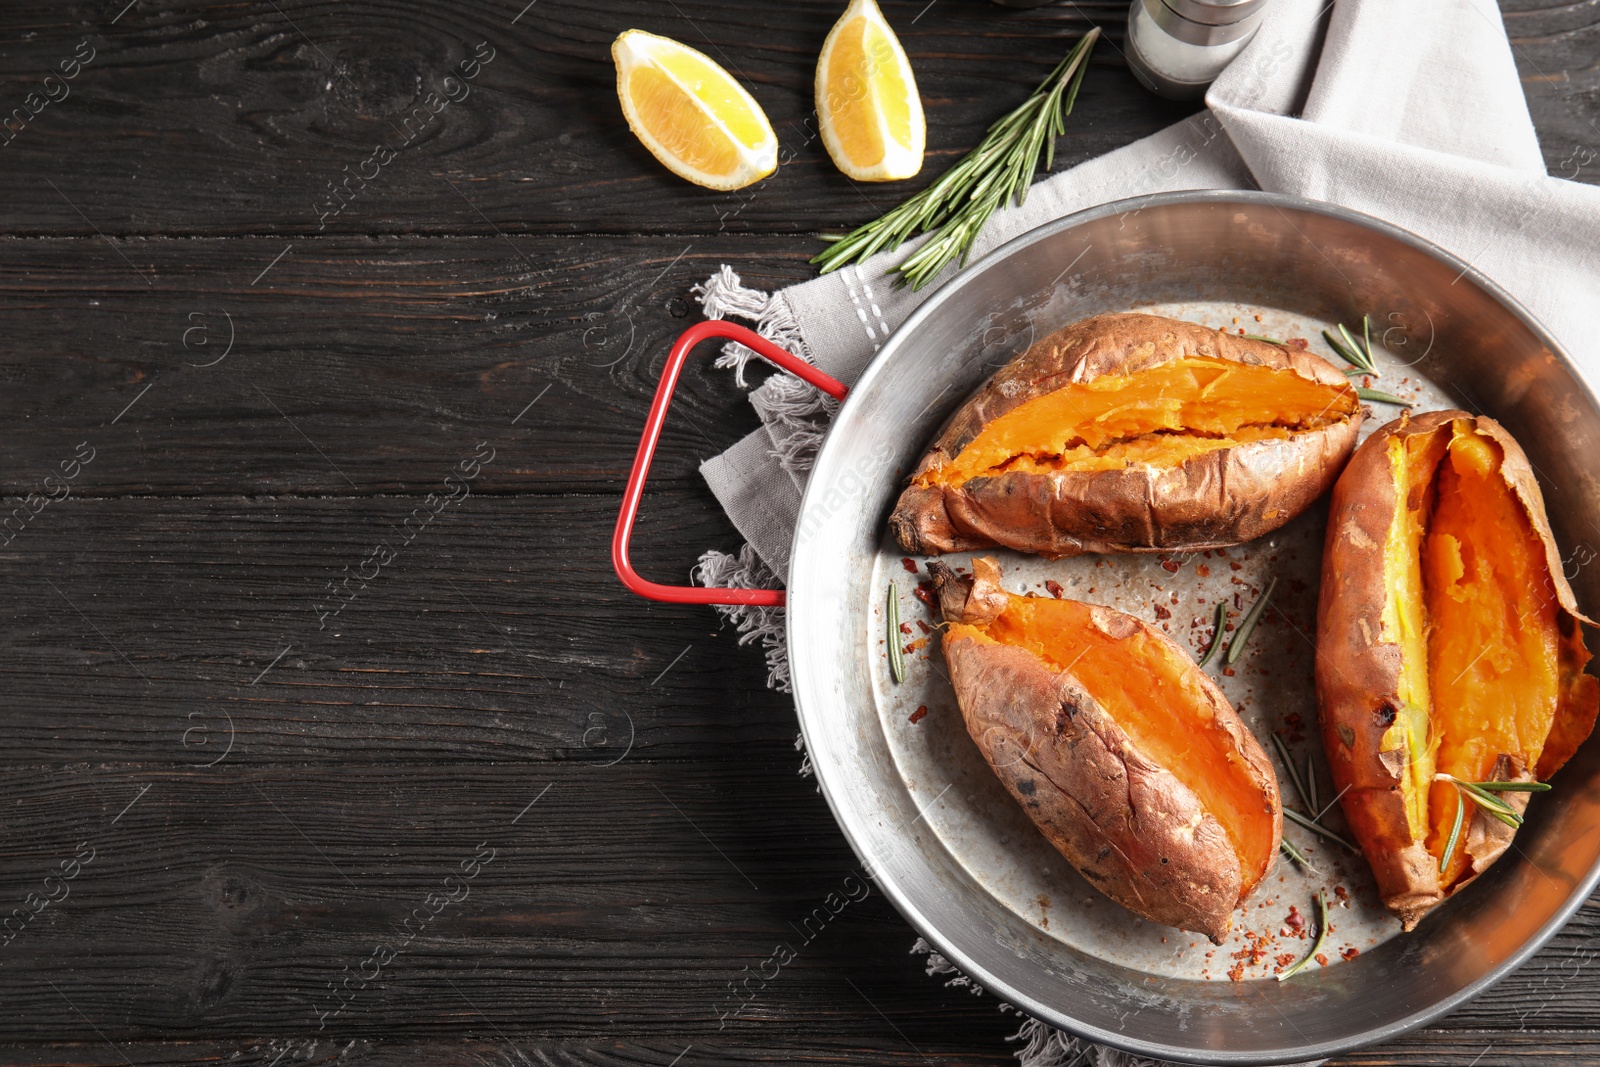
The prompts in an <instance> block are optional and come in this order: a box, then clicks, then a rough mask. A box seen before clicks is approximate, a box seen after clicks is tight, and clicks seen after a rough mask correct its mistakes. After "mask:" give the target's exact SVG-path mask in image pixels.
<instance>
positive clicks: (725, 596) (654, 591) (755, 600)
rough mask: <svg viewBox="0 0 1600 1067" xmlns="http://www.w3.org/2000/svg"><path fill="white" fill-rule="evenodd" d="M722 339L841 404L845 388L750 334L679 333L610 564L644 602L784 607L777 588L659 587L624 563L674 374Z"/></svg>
mask: <svg viewBox="0 0 1600 1067" xmlns="http://www.w3.org/2000/svg"><path fill="white" fill-rule="evenodd" d="M713 337H722V338H726V339H727V340H730V341H738V342H739V343H740V344H742V345H745V346H746V347H748V348H751V349H754V350H755V353H756V354H757V355H759V356H760V357H761V358H763V359H765V360H766V361H767V362H769V363H772V364H774V365H776V366H777V367H778V368H779V369H780V370H786V371H788V372H789V373H790V374H793V375H795V376H796V377H798V378H801V379H804V380H805V381H806V382H809V383H810V384H811V385H814V386H816V387H817V388H818V389H821V390H822V391H823V392H824V393H827V394H828V395H829V396H831V397H833V398H834V399H835V400H843V399H844V395H845V393H846V392H847V390H846V388H845V386H844V385H843V384H842V383H840V382H838V381H835V380H834V379H833V378H830V377H828V375H826V374H824V373H822V372H821V371H819V370H818V369H817V368H815V367H813V366H812V365H811V364H809V363H807V362H806V361H805V360H803V359H800V358H799V357H797V356H793V355H790V354H789V353H788V352H785V351H784V350H783V349H781V348H779V347H778V346H777V345H775V344H773V343H772V342H771V341H769V340H767V339H766V338H765V337H762V336H761V335H760V334H758V333H756V332H755V331H754V330H748V329H746V328H744V327H743V326H738V325H735V324H734V323H731V322H726V321H723V320H721V319H711V320H709V321H706V322H697V323H695V324H694V325H693V326H691V327H689V328H688V329H687V330H685V331H683V333H682V334H681V335H679V337H678V340H677V341H676V342H674V343H673V346H672V351H671V352H670V353H668V355H667V365H666V366H665V367H663V368H661V383H660V384H659V385H657V386H656V397H655V400H653V401H652V402H651V404H650V414H649V415H648V416H647V417H646V418H645V421H644V433H642V434H640V435H639V450H638V451H637V452H635V453H634V455H633V470H632V471H630V472H629V473H628V487H627V488H626V489H625V490H623V493H622V507H621V509H620V510H619V511H618V512H617V528H616V530H615V532H613V533H612V535H611V565H612V566H613V567H615V568H616V571H617V577H618V578H621V579H622V584H623V585H625V586H627V587H628V588H629V589H631V590H633V591H634V592H635V593H638V594H639V595H640V596H642V597H644V598H646V599H647V600H665V601H667V602H668V603H671V604H751V605H758V606H762V607H782V606H783V602H784V595H783V590H781V589H707V588H704V587H702V586H695V585H662V584H660V583H659V582H652V581H650V580H649V579H648V578H642V577H640V576H639V572H638V571H635V570H634V569H633V564H632V563H631V562H630V561H629V559H628V542H629V540H630V539H631V538H632V537H633V523H634V520H635V519H637V518H638V517H639V499H640V498H641V497H643V496H644V483H645V479H646V478H647V477H648V476H649V474H650V460H651V458H652V457H653V456H654V455H655V451H656V442H657V441H658V440H659V439H660V438H661V428H662V426H663V425H665V423H666V421H667V409H668V408H669V407H671V406H672V393H673V390H675V389H676V388H677V387H678V375H679V374H680V373H682V371H683V363H684V360H686V359H688V358H689V353H690V351H691V350H693V348H694V347H695V346H696V345H698V344H699V343H700V342H701V341H707V340H710V339H711V338H713Z"/></svg>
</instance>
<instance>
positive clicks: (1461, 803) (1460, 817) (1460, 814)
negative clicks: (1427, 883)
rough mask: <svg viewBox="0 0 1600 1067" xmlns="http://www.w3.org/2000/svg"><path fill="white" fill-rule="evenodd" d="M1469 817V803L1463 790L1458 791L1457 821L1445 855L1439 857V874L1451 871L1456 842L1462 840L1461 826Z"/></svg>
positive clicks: (1447, 843) (1446, 846)
mask: <svg viewBox="0 0 1600 1067" xmlns="http://www.w3.org/2000/svg"><path fill="white" fill-rule="evenodd" d="M1466 817H1467V802H1466V800H1464V799H1463V798H1462V796H1461V790H1459V789H1457V790H1456V821H1455V825H1453V826H1451V827H1450V840H1448V841H1446V842H1445V843H1444V855H1442V856H1440V857H1439V873H1440V874H1443V873H1444V872H1445V871H1448V870H1449V869H1450V860H1451V858H1452V857H1453V856H1454V855H1455V854H1456V842H1458V841H1460V840H1461V824H1462V822H1463V821H1464V820H1465V819H1466Z"/></svg>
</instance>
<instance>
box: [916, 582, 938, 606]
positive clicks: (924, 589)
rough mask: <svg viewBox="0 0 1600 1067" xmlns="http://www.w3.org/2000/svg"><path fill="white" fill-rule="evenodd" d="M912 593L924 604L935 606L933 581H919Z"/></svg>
mask: <svg viewBox="0 0 1600 1067" xmlns="http://www.w3.org/2000/svg"><path fill="white" fill-rule="evenodd" d="M911 593H912V595H913V596H915V597H916V598H917V599H918V600H920V601H922V602H923V603H924V604H926V605H928V607H930V608H931V607H933V583H932V582H918V583H917V587H916V588H915V589H913V590H911Z"/></svg>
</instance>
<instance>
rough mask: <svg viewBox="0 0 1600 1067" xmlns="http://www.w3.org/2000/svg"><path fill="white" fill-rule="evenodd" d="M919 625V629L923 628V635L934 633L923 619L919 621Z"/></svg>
mask: <svg viewBox="0 0 1600 1067" xmlns="http://www.w3.org/2000/svg"><path fill="white" fill-rule="evenodd" d="M917 625H918V626H919V627H921V629H922V632H923V633H925V634H931V633H933V627H931V626H929V625H928V624H927V623H925V622H923V621H922V620H921V619H918V620H917Z"/></svg>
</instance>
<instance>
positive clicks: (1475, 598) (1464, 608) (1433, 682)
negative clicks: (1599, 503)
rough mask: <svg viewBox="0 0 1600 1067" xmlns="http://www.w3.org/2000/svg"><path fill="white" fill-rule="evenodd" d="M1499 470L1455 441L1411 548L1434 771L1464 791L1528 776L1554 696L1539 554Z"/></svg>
mask: <svg viewBox="0 0 1600 1067" xmlns="http://www.w3.org/2000/svg"><path fill="white" fill-rule="evenodd" d="M1501 459H1502V456H1501V454H1500V448H1499V446H1498V445H1496V444H1494V443H1493V442H1492V441H1490V440H1489V439H1487V438H1485V437H1481V436H1479V435H1477V434H1475V433H1460V432H1457V433H1456V434H1455V435H1454V436H1453V438H1452V439H1451V442H1450V452H1449V455H1448V457H1447V458H1446V459H1445V461H1444V462H1443V463H1441V464H1440V465H1439V473H1438V480H1437V492H1438V503H1437V504H1436V505H1435V506H1434V511H1433V518H1432V521H1431V522H1430V523H1429V524H1428V530H1427V534H1426V536H1425V538H1424V540H1423V542H1422V546H1421V547H1422V556H1421V558H1422V572H1423V587H1424V592H1425V598H1426V606H1427V613H1428V619H1429V622H1430V633H1429V640H1428V675H1429V680H1430V689H1431V691H1432V696H1433V706H1432V715H1431V718H1432V723H1433V734H1434V736H1435V737H1436V738H1437V739H1438V749H1437V757H1436V764H1435V767H1436V770H1437V771H1440V772H1443V773H1445V774H1449V775H1453V776H1454V777H1456V778H1459V779H1461V780H1463V781H1467V782H1480V781H1484V780H1487V779H1489V778H1492V777H1493V771H1494V767H1495V763H1496V761H1497V760H1498V759H1499V757H1500V756H1501V755H1502V754H1505V755H1509V756H1512V757H1514V758H1515V759H1517V760H1518V761H1519V762H1520V763H1521V764H1522V767H1523V768H1526V769H1528V770H1532V769H1533V768H1534V767H1536V766H1537V765H1538V763H1539V755H1540V753H1541V751H1542V750H1543V749H1544V744H1545V738H1546V737H1548V736H1549V734H1550V727H1551V725H1552V723H1553V722H1554V720H1555V715H1556V706H1557V701H1558V696H1559V691H1560V674H1561V669H1560V662H1559V656H1558V651H1559V635H1558V634H1557V632H1556V615H1557V609H1558V607H1559V605H1558V604H1557V602H1556V595H1555V590H1554V588H1553V586H1552V584H1551V582H1550V574H1549V570H1548V568H1547V566H1546V564H1545V554H1544V543H1543V541H1542V540H1541V539H1540V537H1539V535H1538V533H1537V531H1535V530H1534V528H1533V524H1532V522H1530V521H1529V519H1528V514H1527V511H1526V510H1525V509H1524V508H1523V506H1522V503H1521V502H1520V501H1519V500H1517V498H1516V496H1515V495H1514V494H1513V493H1512V491H1511V487H1510V486H1508V485H1507V484H1506V481H1505V479H1504V478H1503V477H1501V475H1500V461H1501ZM1455 793H1456V789H1455V787H1454V786H1453V785H1450V784H1449V783H1447V782H1433V783H1431V789H1430V794H1431V795H1430V796H1429V802H1428V808H1429V818H1430V822H1431V823H1432V826H1431V832H1430V833H1429V835H1428V850H1429V851H1430V852H1432V853H1433V854H1434V855H1436V856H1440V855H1442V854H1443V852H1444V846H1445V843H1446V841H1447V840H1448V839H1449V835H1450V827H1451V825H1452V823H1453V822H1454V821H1455V812H1456V795H1455ZM1452 860H1453V862H1452V864H1451V867H1452V869H1451V870H1448V871H1445V872H1444V873H1443V877H1442V878H1441V881H1442V882H1443V883H1444V884H1446V885H1449V884H1450V883H1451V882H1452V881H1453V880H1454V879H1455V878H1456V877H1458V876H1459V875H1460V874H1461V873H1463V872H1464V871H1465V869H1466V866H1467V856H1466V852H1465V850H1464V849H1463V850H1459V851H1458V852H1457V853H1456V854H1455V855H1454V856H1453V857H1452Z"/></svg>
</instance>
